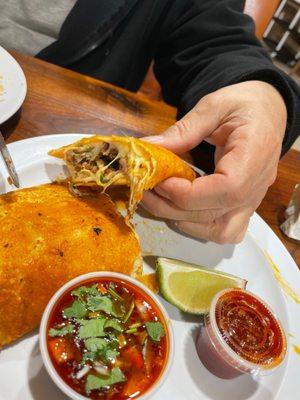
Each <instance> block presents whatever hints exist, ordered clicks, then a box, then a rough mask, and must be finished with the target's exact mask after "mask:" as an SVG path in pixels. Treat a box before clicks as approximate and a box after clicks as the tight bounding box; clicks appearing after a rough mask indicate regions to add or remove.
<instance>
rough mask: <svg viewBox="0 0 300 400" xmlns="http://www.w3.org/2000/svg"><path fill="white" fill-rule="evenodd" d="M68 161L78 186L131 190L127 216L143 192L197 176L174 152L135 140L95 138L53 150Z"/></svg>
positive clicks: (107, 137)
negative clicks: (175, 178) (166, 180)
mask: <svg viewBox="0 0 300 400" xmlns="http://www.w3.org/2000/svg"><path fill="white" fill-rule="evenodd" d="M49 154H50V155H52V156H55V157H58V158H62V159H64V160H65V162H66V164H67V167H68V170H69V172H70V175H71V182H72V184H73V185H75V186H77V185H78V186H95V185H96V186H100V187H102V188H103V191H105V190H106V189H107V188H108V187H109V186H114V185H125V186H128V187H129V188H130V197H129V202H128V215H129V217H130V216H132V215H133V213H134V211H135V208H136V206H137V203H138V202H139V201H140V200H141V199H142V196H143V192H144V191H145V190H148V189H152V188H153V187H154V186H156V185H157V184H158V183H160V182H162V181H163V180H165V179H167V178H170V177H180V178H185V179H188V180H190V181H192V180H193V179H195V177H196V174H195V172H194V171H193V170H192V169H191V168H190V167H189V166H188V165H187V164H186V163H185V162H184V161H183V160H181V158H179V157H178V156H177V155H175V154H174V153H172V152H171V151H169V150H167V149H165V148H163V147H160V146H157V145H154V144H152V143H148V142H145V141H142V140H139V139H136V138H133V137H119V136H92V137H89V138H84V139H81V140H79V141H77V142H75V143H73V144H71V145H68V146H64V147H61V148H59V149H56V150H51V151H50V152H49Z"/></svg>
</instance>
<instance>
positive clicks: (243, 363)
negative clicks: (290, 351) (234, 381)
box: [196, 288, 286, 379]
mask: <svg viewBox="0 0 300 400" xmlns="http://www.w3.org/2000/svg"><path fill="white" fill-rule="evenodd" d="M196 347H197V352H198V355H199V357H200V359H201V361H202V363H203V364H204V365H205V367H206V368H207V369H208V370H209V371H210V372H212V373H213V374H214V375H216V376H218V377H220V378H223V379H231V378H234V377H236V376H238V375H240V374H242V373H248V374H252V375H264V374H268V373H270V372H272V371H273V370H274V369H275V368H276V367H278V366H279V364H280V363H281V362H282V361H283V359H284V357H285V355H286V336H285V333H284V330H283V328H282V326H281V323H280V321H279V320H278V318H277V317H276V315H275V314H274V313H273V311H272V310H271V309H270V307H269V306H268V305H267V304H266V303H265V302H264V301H263V300H261V299H260V298H259V297H258V296H256V295H254V294H253V293H251V292H249V291H247V290H243V289H235V288H234V289H225V290H222V291H221V292H219V293H217V295H216V296H215V297H214V299H213V301H212V304H211V307H210V311H209V313H208V314H207V315H205V317H204V325H203V326H202V327H201V328H200V331H199V334H198V337H197V339H196Z"/></svg>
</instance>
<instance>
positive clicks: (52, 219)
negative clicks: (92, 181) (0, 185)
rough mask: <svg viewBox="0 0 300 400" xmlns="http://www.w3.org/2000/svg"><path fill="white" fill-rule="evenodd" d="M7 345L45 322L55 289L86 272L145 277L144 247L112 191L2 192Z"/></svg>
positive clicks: (57, 187)
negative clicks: (112, 197)
mask: <svg viewBox="0 0 300 400" xmlns="http://www.w3.org/2000/svg"><path fill="white" fill-rule="evenodd" d="M0 227H1V228H0V229H1V235H0V348H1V347H2V346H4V345H5V344H8V343H10V342H12V341H13V340H15V339H17V338H19V337H21V336H22V335H24V334H25V333H27V332H29V331H31V330H32V329H34V328H35V327H37V326H38V324H39V322H40V318H41V316H42V313H43V310H44V308H45V306H46V304H47V302H48V301H49V299H50V298H51V296H52V295H53V294H54V292H55V291H56V290H57V289H58V288H59V287H61V286H62V285H63V284H64V283H66V282H67V281H69V280H70V279H72V278H74V277H76V276H78V275H80V274H83V273H87V272H93V271H104V270H108V271H116V272H121V273H124V274H127V275H132V276H137V277H138V276H139V275H140V274H141V272H142V259H141V254H140V245H139V241H138V239H137V236H136V234H135V233H134V231H133V230H132V229H131V228H130V227H129V226H128V225H127V224H126V223H125V221H124V219H123V218H122V217H121V216H120V215H119V214H118V213H117V212H116V211H115V207H114V204H113V203H112V201H111V200H110V199H109V198H108V196H107V195H105V194H97V195H95V196H94V197H89V198H78V197H74V196H73V195H72V194H71V193H70V192H69V190H68V189H67V188H66V187H65V186H64V185H61V184H47V185H42V186H38V187H32V188H29V189H23V190H18V191H15V192H10V193H7V194H5V195H2V196H0Z"/></svg>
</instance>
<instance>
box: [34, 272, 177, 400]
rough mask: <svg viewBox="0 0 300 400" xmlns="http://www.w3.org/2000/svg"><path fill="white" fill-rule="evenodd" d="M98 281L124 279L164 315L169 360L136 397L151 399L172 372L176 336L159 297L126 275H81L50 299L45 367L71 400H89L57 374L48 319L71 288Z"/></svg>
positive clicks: (43, 342) (43, 330)
mask: <svg viewBox="0 0 300 400" xmlns="http://www.w3.org/2000/svg"><path fill="white" fill-rule="evenodd" d="M93 278H94V279H97V278H117V279H122V280H124V281H127V282H129V283H131V284H133V285H135V286H136V287H138V288H139V289H141V290H142V291H144V292H145V293H146V295H148V296H149V297H150V298H151V299H152V300H153V302H154V303H155V305H156V306H157V308H158V309H159V310H160V312H161V314H162V315H163V317H164V319H165V322H166V326H167V332H166V334H167V335H168V342H169V352H168V360H167V362H166V365H165V367H164V370H163V371H162V373H161V375H160V377H159V378H158V379H157V380H156V381H155V382H154V384H153V385H152V386H150V388H149V389H148V390H147V391H146V392H145V393H143V394H142V395H141V396H139V397H136V398H134V399H137V400H146V399H150V398H151V397H152V396H153V394H154V393H155V392H156V391H157V390H158V389H159V388H160V387H161V386H162V385H163V383H164V382H165V380H166V379H167V377H168V374H169V372H170V369H171V366H172V363H173V358H174V334H173V328H172V324H171V320H170V317H169V316H168V314H167V311H166V310H165V308H164V306H163V305H162V304H161V302H160V300H159V299H158V297H157V296H156V295H155V294H154V293H152V292H151V291H150V290H149V289H148V288H147V287H146V286H145V285H143V284H142V283H141V282H139V281H137V280H136V279H134V278H131V277H129V276H127V275H124V274H119V273H116V272H109V271H105V272H91V273H89V274H84V275H80V276H78V277H77V278H74V279H72V280H71V281H69V282H67V283H66V284H65V285H64V286H62V287H61V288H60V289H59V290H58V291H57V292H56V293H55V294H54V295H53V296H52V298H51V299H50V301H49V303H48V304H47V307H46V308H45V311H44V314H43V317H42V321H41V325H40V351H41V355H42V359H43V362H44V365H45V367H46V370H47V371H48V373H49V375H50V377H51V378H52V380H53V382H54V383H55V384H56V385H57V386H58V387H59V388H60V389H61V390H62V391H63V392H64V393H65V394H66V395H67V396H68V397H69V398H71V399H73V400H87V399H88V397H85V396H82V395H81V394H79V393H78V392H76V391H75V390H73V389H72V388H71V387H70V386H69V385H67V384H66V383H65V381H64V380H63V379H62V378H61V377H60V375H59V374H58V373H57V371H56V369H55V368H54V366H53V364H52V361H51V358H50V355H49V352H48V346H47V325H48V319H49V316H50V314H51V311H52V309H53V307H54V306H55V305H56V303H57V301H58V300H59V299H60V298H61V297H62V296H63V295H64V294H65V292H66V291H68V290H69V289H70V288H71V287H73V286H74V285H77V284H80V282H83V281H86V280H88V279H93Z"/></svg>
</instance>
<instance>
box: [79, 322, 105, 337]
mask: <svg viewBox="0 0 300 400" xmlns="http://www.w3.org/2000/svg"><path fill="white" fill-rule="evenodd" d="M105 322H106V319H105V318H97V319H96V318H95V319H91V320H89V321H87V322H85V323H84V324H83V325H82V326H81V327H80V328H79V331H78V336H79V338H80V339H87V338H91V337H101V336H105V332H104V324H105Z"/></svg>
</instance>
